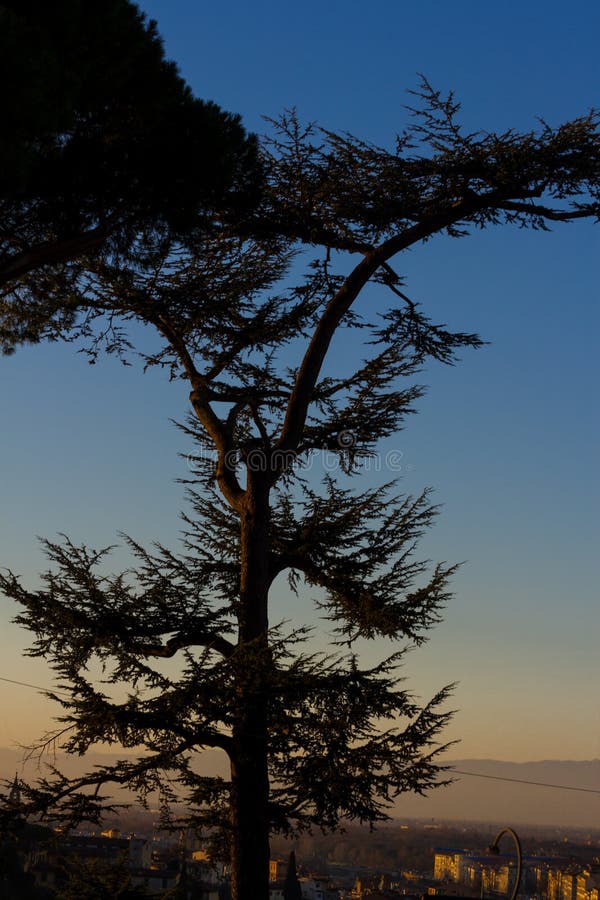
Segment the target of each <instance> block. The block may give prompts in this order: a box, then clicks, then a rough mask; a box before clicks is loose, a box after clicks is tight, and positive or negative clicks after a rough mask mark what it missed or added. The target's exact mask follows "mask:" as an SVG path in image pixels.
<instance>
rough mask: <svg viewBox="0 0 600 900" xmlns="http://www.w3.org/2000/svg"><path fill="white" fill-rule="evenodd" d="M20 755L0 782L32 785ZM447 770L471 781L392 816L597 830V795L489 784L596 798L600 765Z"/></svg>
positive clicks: (402, 804) (207, 757) (216, 760)
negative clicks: (18, 780)
mask: <svg viewBox="0 0 600 900" xmlns="http://www.w3.org/2000/svg"><path fill="white" fill-rule="evenodd" d="M22 758H23V753H22V751H20V750H15V749H12V748H0V778H10V779H12V778H13V777H14V774H15V771H17V770H18V771H19V774H20V776H21V777H22V778H24V779H25V780H27V781H35V779H36V776H37V774H38V770H37V764H36V762H35V761H33V760H32V761H29V762H28V763H27V764H26V765H25V766H23V765H22ZM116 758H117V756H116V754H103V753H102V754H101V753H95V754H90V755H89V756H88V757H86V758H85V759H81V758H79V757H66V756H64V754H59V755H58V756H57V757H56V759H55V760H54V759H51V760H50V761H52V762H53V763H54V764H55V765H56V766H57V767H58V768H59V769H61V771H64V772H65V773H66V774H68V775H70V776H75V775H81V774H83V772H84V771H89V769H90V768H92V767H93V766H94V765H101V764H106V763H107V762H110V761H111V760H114V759H116ZM447 764H448V765H451V766H453V767H454V769H458V770H460V771H461V772H472V773H474V774H473V775H462V774H458V772H457V773H456V775H455V778H456V781H455V783H454V784H452V785H449V786H448V787H444V788H438V789H437V790H435V791H431V792H430V794H429V796H428V797H418V796H415V795H412V794H405V795H403V796H402V797H400V798H399V800H398V801H397V803H396V805H395V810H394V812H395V815H397V816H400V817H402V816H406V817H409V818H423V819H426V818H430V819H447V820H452V819H472V820H474V821H480V822H485V821H489V822H500V823H505V824H507V825H512V824H516V823H528V824H539V825H562V826H569V827H572V826H584V827H592V828H600V793H597V794H594V793H585V792H583V791H571V790H559V789H558V788H550V787H541V786H538V785H533V784H519V783H512V782H510V781H495V780H493V779H492V778H488V777H485V778H482V777H478V776H482V775H483V776H494V778H512V779H517V780H518V781H519V782H522V781H528V782H542V783H545V784H554V785H567V786H569V787H575V788H588V789H593V790H596V791H599V792H600V760H598V759H595V760H585V761H572V760H555V759H554V760H553V759H550V760H542V761H540V762H526V763H514V762H501V761H499V760H493V759H453V760H448V761H447ZM198 770H199V771H202V772H204V773H206V774H211V775H212V774H225V773H226V765H225V760H224V757H223V754H221V753H220V752H219V751H207V752H206V753H203V754H202V755H201V756H200V757H199V762H198Z"/></svg>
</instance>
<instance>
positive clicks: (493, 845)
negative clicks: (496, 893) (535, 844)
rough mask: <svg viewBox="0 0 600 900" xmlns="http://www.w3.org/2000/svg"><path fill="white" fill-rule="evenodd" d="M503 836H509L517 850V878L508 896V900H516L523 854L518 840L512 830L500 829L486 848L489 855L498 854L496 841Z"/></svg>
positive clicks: (498, 849)
mask: <svg viewBox="0 0 600 900" xmlns="http://www.w3.org/2000/svg"><path fill="white" fill-rule="evenodd" d="M503 834H510V836H511V838H512V839H513V841H514V842H515V847H516V848H517V877H516V878H515V884H514V887H513V890H512V894H511V895H510V900H516V897H517V894H518V893H519V884H520V883H521V871H522V869H523V854H522V853H521V841H520V840H519V838H518V836H517V834H516V832H515V831H513V829H512V828H501V829H500V831H499V832H498V834H497V835H496V837H495V838H494V840H493V841H492V843H491V844H490V846H489V847H488V849H489V851H490V853H500V847H499V846H498V841H499V840H500V838H501V837H502V835H503Z"/></svg>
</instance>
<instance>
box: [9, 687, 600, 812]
mask: <svg viewBox="0 0 600 900" xmlns="http://www.w3.org/2000/svg"><path fill="white" fill-rule="evenodd" d="M0 681H6V682H7V683H8V684H18V685H20V686H21V687H28V688H33V689H34V690H36V691H44V692H48V691H52V693H55V694H66V693H67V691H62V690H60V688H47V687H41V685H39V684H31V683H30V682H29V681H17V680H16V679H15V678H5V677H4V676H2V675H0ZM449 768H450V770H451V771H452V772H456V774H457V775H469V776H470V777H471V778H487V779H489V780H490V781H510V782H512V783H513V784H531V785H534V786H535V787H546V788H554V790H558V791H579V792H580V793H582V794H600V789H598V788H584V787H574V786H573V785H570V784H550V783H549V782H547V781H529V780H528V779H526V778H509V777H508V776H506V775H486V774H484V773H483V772H466V771H465V770H464V769H455V768H453V767H452V766H450V767H449Z"/></svg>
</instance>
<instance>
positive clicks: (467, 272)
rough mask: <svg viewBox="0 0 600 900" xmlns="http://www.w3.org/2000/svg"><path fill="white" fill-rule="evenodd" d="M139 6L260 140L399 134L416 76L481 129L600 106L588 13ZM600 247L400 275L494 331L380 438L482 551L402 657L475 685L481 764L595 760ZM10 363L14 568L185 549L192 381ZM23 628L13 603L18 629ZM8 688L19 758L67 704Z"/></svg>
mask: <svg viewBox="0 0 600 900" xmlns="http://www.w3.org/2000/svg"><path fill="white" fill-rule="evenodd" d="M141 5H142V8H143V9H144V10H146V11H147V12H148V14H149V15H151V16H152V17H154V18H156V19H157V21H158V24H159V29H160V31H161V33H162V35H163V36H164V39H165V44H166V49H167V53H168V55H169V56H170V57H172V58H174V59H175V60H176V61H177V62H178V63H179V65H180V68H181V71H182V73H183V74H184V76H185V77H186V78H187V79H188V81H189V82H190V84H191V85H192V87H193V89H194V91H195V92H196V93H197V94H198V95H199V96H202V97H205V98H211V99H214V100H216V101H217V102H218V103H219V104H221V105H222V106H224V107H225V108H227V109H230V110H232V111H235V112H239V113H241V115H242V116H243V119H244V122H245V123H246V125H247V126H248V128H250V129H252V130H259V131H260V130H263V129H264V127H265V125H264V123H263V120H262V118H261V117H262V116H276V115H277V114H278V113H280V112H281V111H282V110H283V109H284V108H285V107H290V106H295V107H296V108H297V109H298V111H299V113H300V115H301V116H302V117H303V118H305V119H310V120H317V121H318V122H319V123H321V124H323V125H325V126H327V127H328V128H332V129H340V130H342V129H343V130H348V131H350V132H353V133H354V134H356V135H358V136H360V137H364V138H367V139H370V140H373V141H377V142H380V143H382V144H385V143H389V144H391V143H392V142H393V138H394V135H395V133H396V132H397V131H399V130H401V128H402V126H403V123H404V122H405V112H404V111H403V106H404V105H405V104H406V103H407V102H410V97H409V96H408V95H407V94H406V90H407V89H408V88H413V87H415V86H416V84H417V73H418V72H423V73H424V74H426V75H427V77H428V78H429V79H430V81H431V82H432V83H433V84H434V85H435V86H436V87H439V88H440V89H441V90H443V91H446V90H449V89H453V90H454V91H455V92H456V94H457V96H458V97H459V98H460V99H461V101H462V103H463V119H464V122H465V124H466V126H467V127H468V128H469V129H477V128H484V129H485V128H489V129H494V130H498V131H501V130H503V129H506V128H508V127H515V128H517V129H529V128H531V127H534V126H535V118H536V117H538V116H539V117H543V118H544V119H546V120H548V121H549V122H550V123H551V124H557V123H558V122H560V121H562V120H565V119H567V118H571V117H574V116H576V115H578V114H582V113H584V112H586V111H587V109H588V108H589V107H590V106H592V105H594V104H596V105H598V104H599V103H600V98H599V96H598V87H599V84H600V77H599V76H600V66H599V63H598V53H597V36H598V33H599V29H600V12H599V8H598V6H597V4H595V3H592V2H575V3H570V4H568V5H567V4H562V3H561V4H560V5H559V4H558V3H555V2H545V3H541V2H538V0H534V2H530V3H527V4H526V5H525V8H522V7H521V5H519V4H517V3H515V2H505V3H503V4H489V3H481V2H477V3H476V2H457V3H454V4H447V3H442V2H433V0H429V2H424V3H421V4H419V5H417V4H408V3H403V2H399V0H395V2H392V0H387V2H383V0H375V2H371V3H369V4H368V5H365V4H360V5H359V4H353V3H350V4H349V3H348V2H344V3H341V2H337V0H336V2H329V3H318V4H317V3H315V2H313V0H309V2H304V3H302V4H294V5H292V4H281V3H275V2H272V0H261V2H254V3H247V2H241V0H235V2H223V3H221V4H219V5H217V4H204V3H201V4H199V3H197V2H187V0H168V2H167V0H146V2H143V3H142V4H141ZM599 244H600V229H599V228H598V227H596V228H594V227H593V226H592V225H591V224H590V223H578V224H576V225H575V224H573V225H570V226H566V227H560V226H558V227H557V228H556V229H555V230H554V231H553V232H552V233H550V234H540V233H532V232H525V231H519V230H516V229H491V230H489V231H486V232H483V233H478V234H475V235H473V236H472V237H469V238H467V239H464V240H461V241H452V240H449V239H447V238H443V239H438V240H434V241H432V242H431V243H429V244H427V245H426V246H424V247H421V248H417V249H416V250H414V251H413V252H411V253H410V254H408V255H407V256H406V257H402V258H401V259H398V260H397V261H396V268H397V269H398V270H399V271H400V272H401V273H402V274H403V275H405V276H406V279H407V285H408V287H409V289H410V291H411V295H413V296H415V297H418V298H419V299H420V300H421V301H422V302H423V306H424V309H425V310H426V311H428V312H429V313H430V314H431V316H432V318H434V319H436V320H438V321H445V322H448V324H449V325H450V326H451V327H453V328H456V329H466V330H476V331H478V332H479V333H480V334H481V335H482V337H484V338H485V339H486V340H488V341H490V345H489V346H487V347H485V348H483V349H482V350H480V351H478V352H477V353H468V354H465V356H464V360H463V362H462V363H461V364H460V365H459V366H457V367H455V368H453V369H446V368H441V367H436V368H432V369H430V370H429V371H428V372H427V373H426V374H425V376H424V379H423V380H424V381H425V382H426V383H427V384H428V385H429V392H428V394H427V396H426V397H425V398H424V400H423V401H422V402H421V404H420V413H419V415H418V416H415V417H412V418H411V419H410V421H409V422H408V424H407V427H406V429H405V431H403V432H402V433H401V434H400V435H398V437H397V438H396V439H394V440H392V441H389V442H388V443H387V444H386V446H385V447H384V448H383V451H384V452H385V451H387V450H390V449H392V450H397V451H399V452H401V453H402V471H401V475H402V483H403V486H404V487H405V488H406V489H407V490H410V491H418V490H420V488H422V487H423V486H425V485H432V486H433V487H434V488H435V491H436V495H435V496H436V499H438V500H439V502H441V503H442V504H443V507H444V508H443V512H442V515H441V517H440V519H439V522H438V524H437V527H436V528H435V530H434V531H433V532H432V533H431V534H430V535H429V536H428V537H427V539H426V541H425V542H424V552H425V553H426V554H427V555H430V556H431V557H433V558H442V559H448V560H452V561H454V560H466V561H467V562H466V564H465V566H464V567H463V569H462V570H461V572H460V573H459V575H458V576H457V578H456V580H455V588H456V597H455V600H454V601H453V602H452V604H451V606H450V607H449V608H448V610H447V614H446V619H445V622H444V623H443V624H442V625H440V626H439V627H438V628H437V629H436V630H435V631H434V632H433V633H432V636H431V639H430V642H429V644H428V645H427V646H426V647H424V648H422V649H420V650H418V651H415V652H414V653H411V654H410V656H409V658H408V661H407V667H406V675H407V677H408V679H409V683H410V685H411V686H412V687H413V689H414V690H415V691H416V692H418V693H420V694H422V695H423V696H427V695H429V694H431V693H433V692H434V691H435V690H436V689H437V688H438V687H439V686H440V685H441V684H443V683H446V682H448V681H455V680H456V681H459V682H460V684H459V687H458V689H457V693H456V697H455V705H456V707H457V708H458V709H459V712H458V714H457V716H456V719H455V723H454V724H453V726H451V729H450V731H449V733H448V736H449V737H451V738H461V739H462V745H461V746H460V748H459V749H458V751H457V752H458V753H459V754H460V756H462V757H467V756H485V757H499V758H506V759H508V758H512V759H515V760H526V759H539V758H552V757H554V758H556V757H562V758H572V759H586V758H587V759H589V758H592V757H599V756H600V710H599V705H598V666H597V661H596V660H597V634H598V626H599V625H600V615H599V613H598V587H597V568H596V557H597V552H598V537H599V534H598V524H597V509H598V493H599V491H598V475H597V462H596V460H597V458H598V449H599V447H598V444H599V428H598V417H597V406H598V402H597V401H598V391H597V385H598V374H599V372H598V368H599V367H598V363H597V349H596V343H597V334H598V326H599V324H600V322H599V313H598V302H597V301H598V258H599V254H598V250H599ZM336 358H337V359H341V358H342V342H341V341H338V342H337V343H336V344H334V347H333V358H332V364H333V365H336ZM0 367H1V369H2V382H1V383H2V386H3V387H2V392H1V395H0V415H1V421H2V423H3V440H2V442H1V444H0V460H1V471H2V473H3V475H2V479H1V482H0V490H1V498H2V509H3V513H4V514H3V516H2V521H1V523H0V547H1V551H0V564H1V565H10V566H11V567H12V568H13V569H15V570H16V571H19V572H22V573H23V574H25V575H26V576H27V578H29V579H31V580H32V581H33V580H34V579H35V573H36V571H37V570H38V569H39V567H40V555H39V551H38V549H37V545H36V539H35V536H36V535H38V534H39V535H48V536H53V535H55V534H56V533H57V532H58V531H64V532H67V533H68V534H69V535H71V536H72V537H73V538H75V539H81V540H86V541H87V542H89V543H92V544H108V543H112V542H113V541H114V540H115V535H116V532H117V531H119V530H123V531H127V532H129V533H131V534H132V535H133V536H135V537H137V538H139V539H141V540H151V539H153V538H158V539H161V540H163V541H166V542H169V543H174V542H175V540H176V535H177V530H178V527H179V526H178V511H179V509H180V507H181V488H180V487H179V486H178V485H177V484H175V479H176V478H177V477H178V476H180V475H181V474H182V466H183V465H184V464H183V463H182V462H181V461H180V460H179V459H178V458H177V452H178V451H179V450H180V449H181V436H180V435H179V434H178V433H177V432H176V430H175V429H174V428H173V427H172V426H171V425H170V424H169V421H168V420H169V418H170V417H174V418H182V417H183V415H184V413H185V404H186V390H185V389H184V387H183V386H182V385H173V384H168V383H167V382H166V381H165V379H164V378H163V377H162V376H161V375H160V374H159V373H150V374H148V375H146V376H143V375H142V373H141V372H140V371H139V370H137V369H130V368H128V369H123V368H122V367H120V366H119V364H118V363H116V362H114V361H102V362H100V363H99V364H98V365H97V366H95V367H90V366H88V365H87V364H86V362H85V360H84V359H83V358H82V357H81V356H77V355H76V354H75V353H74V352H73V350H72V348H71V347H68V346H66V347H65V346H59V345H54V346H46V347H37V348H28V349H24V350H22V351H20V352H19V353H18V354H16V355H15V356H14V357H12V358H9V359H3V360H0ZM367 478H368V479H370V480H373V479H374V478H375V476H374V475H369V476H367ZM115 561H116V562H117V563H118V562H122V561H123V557H122V556H119V555H117V557H116V558H115ZM279 609H280V610H281V616H284V615H291V616H294V617H296V618H298V619H302V618H303V617H305V616H309V615H310V614H309V611H308V610H309V600H308V598H304V597H303V598H300V600H298V601H294V602H292V600H291V598H290V597H289V595H288V594H287V593H286V592H285V591H283V590H282V591H281V595H280V597H279V598H276V610H279ZM10 614H11V610H10V608H8V606H7V604H6V603H4V605H3V607H2V619H3V621H6V622H8V620H9V618H10ZM2 640H3V642H4V643H3V645H1V646H0V659H2V663H1V664H0V675H3V676H6V677H10V678H18V679H23V680H25V681H32V682H35V683H40V682H41V683H44V681H45V680H46V679H47V677H48V676H47V670H46V669H45V667H44V664H43V663H41V662H39V661H37V660H22V659H21V655H20V649H21V647H22V646H23V644H24V643H25V640H26V637H25V636H23V635H22V634H20V633H19V632H18V630H17V629H16V628H15V627H14V626H11V625H8V624H7V625H6V628H5V629H4V637H3V639H2ZM387 649H389V648H387ZM0 696H1V697H2V700H3V702H2V710H3V712H2V715H1V716H0V745H2V744H8V743H10V742H11V741H15V740H17V741H18V740H29V739H31V738H32V737H33V736H34V735H35V734H36V733H37V731H39V729H40V727H42V726H43V723H44V721H45V719H46V718H47V716H48V707H47V706H46V705H45V703H44V702H43V701H41V700H40V699H39V698H38V697H37V696H36V695H35V693H33V692H32V691H30V690H28V689H26V688H17V687H9V686H8V685H6V684H4V685H3V684H2V682H0Z"/></svg>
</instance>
